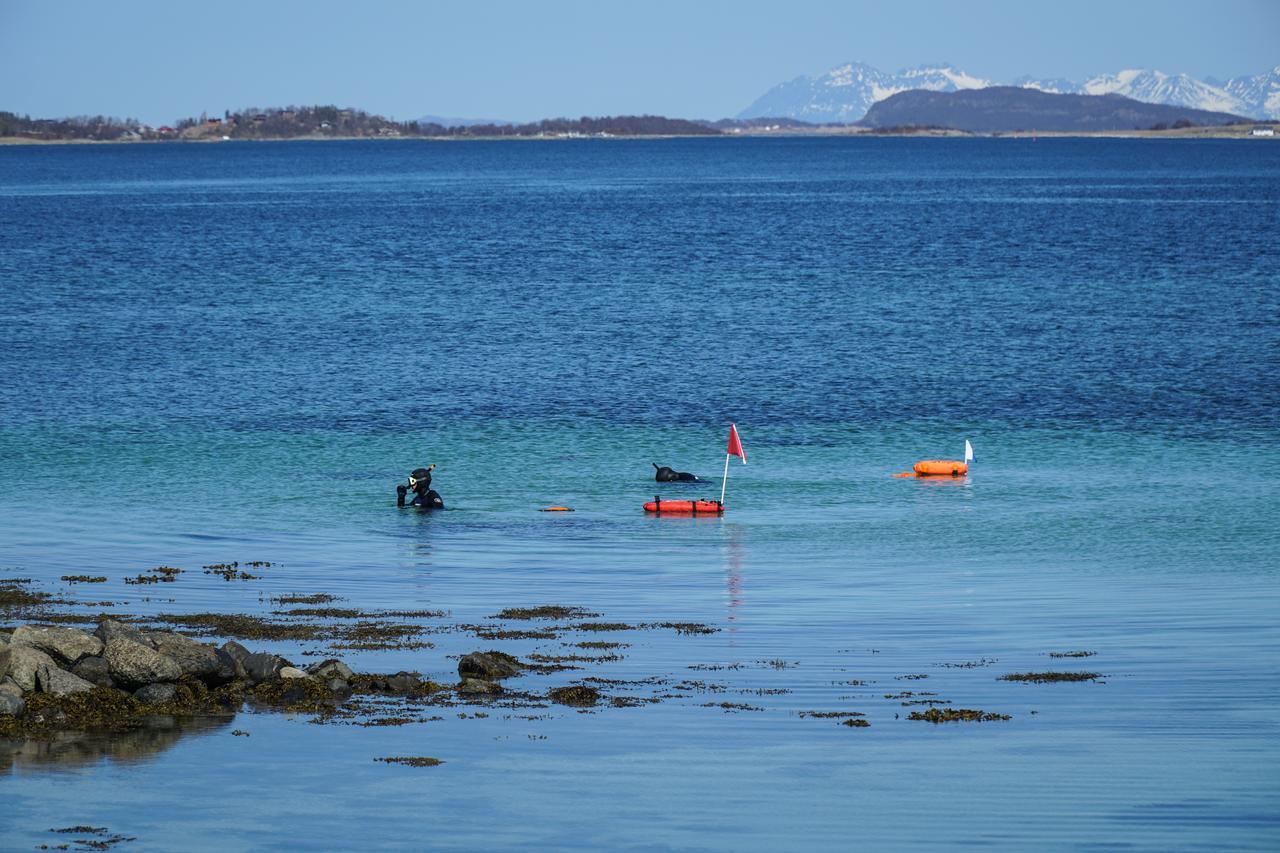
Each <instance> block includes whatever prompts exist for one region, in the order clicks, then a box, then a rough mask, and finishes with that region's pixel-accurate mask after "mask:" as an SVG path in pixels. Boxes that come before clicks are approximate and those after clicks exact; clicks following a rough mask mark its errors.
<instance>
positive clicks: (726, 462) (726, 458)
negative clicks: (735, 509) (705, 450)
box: [720, 453, 729, 506]
mask: <svg viewBox="0 0 1280 853" xmlns="http://www.w3.org/2000/svg"><path fill="white" fill-rule="evenodd" d="M728 486H729V454H728V453H726V454H725V455H724V479H722V480H721V481H720V505H721V506H724V490H725V489H726V488H728Z"/></svg>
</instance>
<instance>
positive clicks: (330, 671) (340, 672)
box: [307, 658, 355, 681]
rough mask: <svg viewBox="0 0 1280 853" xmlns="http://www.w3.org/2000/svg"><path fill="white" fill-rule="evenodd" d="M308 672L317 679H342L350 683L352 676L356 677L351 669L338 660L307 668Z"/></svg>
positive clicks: (326, 661)
mask: <svg viewBox="0 0 1280 853" xmlns="http://www.w3.org/2000/svg"><path fill="white" fill-rule="evenodd" d="M307 672H309V673H311V674H312V675H314V676H315V677H316V678H323V679H326V680H328V679H331V678H341V679H342V680H343V681H350V680H351V676H353V675H355V673H354V672H352V671H351V667H349V666H347V665H346V664H345V663H343V662H342V661H340V660H338V659H337V658H330V659H329V660H325V661H321V662H320V663H316V664H312V665H311V666H309V667H307Z"/></svg>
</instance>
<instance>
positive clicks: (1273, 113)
mask: <svg viewBox="0 0 1280 853" xmlns="http://www.w3.org/2000/svg"><path fill="white" fill-rule="evenodd" d="M1000 85H1001V84H1000V83H996V82H993V81H991V80H984V79H982V78H980V77H974V76H972V75H970V74H966V73H965V72H963V71H960V70H958V69H956V68H952V67H951V66H949V65H941V66H927V65H926V66H921V67H919V68H911V69H907V70H904V71H899V72H898V73H897V74H887V73H885V72H883V71H880V70H879V69H877V68H873V67H872V66H870V65H867V64H865V63H862V62H850V63H848V64H846V65H841V66H840V67H838V68H833V69H831V70H830V71H827V72H826V73H824V74H818V75H815V76H811V77H797V78H795V79H794V80H790V81H788V82H786V83H781V84H779V85H777V86H774V87H773V88H772V89H770V90H769V91H768V92H765V93H764V94H763V95H761V96H760V97H759V98H757V99H756V101H755V102H754V103H752V104H751V106H749V107H747V108H746V109H745V110H743V111H742V112H740V113H738V118H740V119H749V118H765V117H773V118H791V119H797V120H799V121H806V122H811V123H814V124H829V123H840V124H845V123H851V122H855V121H858V120H859V119H861V118H862V117H863V116H865V115H866V114H867V110H869V109H870V108H871V105H872V104H874V103H876V102H877V101H883V100H884V99H885V98H888V97H889V96H890V95H895V94H897V93H898V92H904V91H907V90H910V89H925V90H929V91H933V92H956V91H960V90H964V89H985V88H989V87H992V86H1000ZM1013 86H1016V87H1020V88H1026V89H1039V90H1041V91H1044V92H1052V93H1057V94H1070V95H1110V94H1117V95H1124V96H1125V97H1128V98H1133V99H1134V100H1137V101H1145V102H1147V103H1152V104H1167V105H1169V106H1176V107H1188V108H1191V109H1197V110H1209V111H1212V112H1225V113H1232V114H1235V115H1243V116H1249V117H1250V118H1259V119H1280V65H1278V66H1276V67H1275V68H1273V69H1271V70H1270V71H1264V72H1263V73H1261V74H1255V75H1252V76H1246V77H1233V78H1232V79H1230V80H1227V81H1226V82H1225V83H1223V82H1219V81H1205V80H1196V79H1195V78H1193V77H1189V76H1187V75H1186V74H1165V73H1164V72H1161V71H1144V70H1137V69H1131V70H1126V71H1121V72H1119V73H1118V74H1102V75H1099V76H1097V77H1091V78H1090V79H1088V80H1086V81H1084V82H1083V83H1077V82H1075V81H1072V80H1064V79H1056V80H1047V79H1037V78H1033V77H1021V78H1019V79H1018V80H1015V81H1014V82H1013Z"/></svg>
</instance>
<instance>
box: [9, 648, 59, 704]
mask: <svg viewBox="0 0 1280 853" xmlns="http://www.w3.org/2000/svg"><path fill="white" fill-rule="evenodd" d="M46 666H52V667H57V664H56V663H55V662H54V660H53V658H51V657H49V656H48V655H47V654H45V653H44V652H42V651H40V650H39V649H33V648H31V647H30V646H14V645H9V646H5V647H4V648H3V649H0V676H6V675H7V676H8V677H9V678H11V679H13V682H14V683H15V684H17V685H18V686H19V687H21V688H22V692H23V693H30V692H31V691H33V690H35V689H36V673H38V672H39V671H40V669H41V668H42V667H46Z"/></svg>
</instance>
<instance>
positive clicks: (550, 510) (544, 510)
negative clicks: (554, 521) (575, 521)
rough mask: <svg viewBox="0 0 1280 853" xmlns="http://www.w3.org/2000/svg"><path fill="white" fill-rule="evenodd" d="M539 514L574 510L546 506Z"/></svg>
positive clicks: (565, 507) (564, 507)
mask: <svg viewBox="0 0 1280 853" xmlns="http://www.w3.org/2000/svg"><path fill="white" fill-rule="evenodd" d="M538 512H573V510H572V509H570V508H569V507H567V506H544V507H543V508H542V509H540V510H538Z"/></svg>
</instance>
